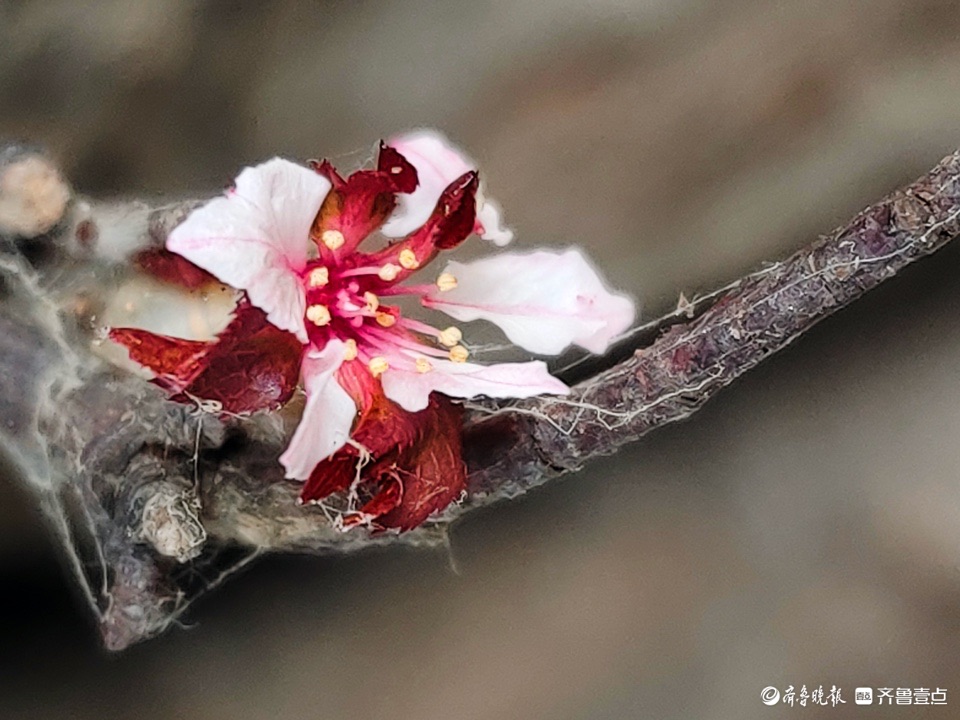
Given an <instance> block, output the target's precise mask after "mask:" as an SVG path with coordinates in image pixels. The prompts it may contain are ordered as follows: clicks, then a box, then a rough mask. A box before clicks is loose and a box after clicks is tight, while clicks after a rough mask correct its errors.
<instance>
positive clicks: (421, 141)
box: [380, 130, 513, 245]
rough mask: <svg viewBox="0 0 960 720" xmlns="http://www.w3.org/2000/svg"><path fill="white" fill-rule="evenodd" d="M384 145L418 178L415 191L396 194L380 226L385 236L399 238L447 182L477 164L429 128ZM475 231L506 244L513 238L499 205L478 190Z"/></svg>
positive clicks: (414, 225) (427, 213) (433, 204)
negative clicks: (398, 156) (394, 200)
mask: <svg viewBox="0 0 960 720" xmlns="http://www.w3.org/2000/svg"><path fill="white" fill-rule="evenodd" d="M387 144H388V145H390V146H391V147H392V148H394V149H395V150H397V151H398V152H399V153H400V154H401V155H403V156H404V157H405V158H406V159H407V161H409V162H410V164H412V165H413V166H414V167H415V168H416V169H417V177H418V178H419V184H418V185H417V189H416V190H414V191H413V192H412V193H402V194H400V195H398V196H397V200H398V204H397V209H396V210H394V212H393V215H391V216H390V218H389V219H388V220H387V222H386V223H384V225H383V227H382V228H380V231H381V232H382V233H383V234H384V235H386V236H387V237H403V236H405V235H409V234H410V233H412V232H413V231H414V230H416V229H417V228H419V227H420V226H421V225H423V224H424V223H425V222H426V221H427V218H429V217H430V213H432V212H433V209H434V208H435V207H436V205H437V201H438V200H439V199H440V195H441V194H442V193H443V191H444V190H445V189H446V187H447V185H449V184H450V183H452V182H453V181H454V180H456V179H457V178H458V177H460V176H461V175H463V174H464V173H465V172H469V171H470V170H476V169H477V164H476V163H475V162H474V161H473V160H471V159H470V158H468V157H467V156H466V155H464V154H463V153H462V152H461V151H460V150H459V149H458V148H457V147H456V146H454V145H452V144H451V143H450V142H449V141H448V140H447V139H446V138H445V137H444V136H443V135H441V134H440V133H438V132H435V131H432V130H418V131H416V132H412V133H407V134H406V135H401V136H399V137H395V138H393V139H392V140H390V141H389V142H388V143H387ZM475 232H476V233H477V234H479V235H480V237H482V238H483V239H484V240H490V241H492V242H494V243H496V244H497V245H506V244H507V243H508V242H510V241H511V240H512V239H513V231H512V230H510V229H508V228H506V227H504V226H503V225H502V224H501V221H500V209H499V206H498V205H497V204H496V203H495V202H493V201H485V200H484V199H483V194H482V193H477V223H476V227H475Z"/></svg>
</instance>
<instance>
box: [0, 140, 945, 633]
mask: <svg viewBox="0 0 960 720" xmlns="http://www.w3.org/2000/svg"><path fill="white" fill-rule="evenodd" d="M27 160H29V161H30V163H31V166H30V168H28V169H31V173H30V174H29V175H30V177H33V178H34V179H36V178H40V179H41V180H42V181H37V182H34V183H33V185H32V186H31V187H25V186H24V185H23V183H22V182H20V181H17V182H14V181H13V180H11V179H10V178H11V177H14V176H12V175H10V174H9V173H11V172H13V171H16V173H18V175H16V177H20V178H22V177H24V168H23V167H22V165H21V166H19V167H18V163H22V162H25V161H27ZM38 163H41V164H42V163H47V166H48V169H49V171H50V172H48V173H44V172H43V170H42V168H39V167H38ZM958 181H960V155H958V154H954V155H951V156H949V157H947V158H946V159H944V160H943V161H942V162H941V163H940V164H939V165H938V166H937V167H935V168H934V169H933V170H931V171H930V172H929V173H928V174H926V175H924V176H923V177H921V178H920V179H919V180H917V181H916V182H915V183H913V184H912V185H910V186H908V187H907V188H904V189H903V190H900V191H897V192H895V193H893V194H892V195H890V196H889V197H887V198H886V199H884V200H882V201H880V202H879V203H877V204H875V205H872V206H871V207H869V208H867V209H866V210H864V211H863V212H862V213H860V214H859V215H858V216H857V217H855V218H854V219H853V220H852V221H851V222H850V223H849V224H848V225H846V226H844V227H842V228H840V229H838V230H836V231H834V232H833V233H831V234H830V235H829V236H826V237H822V238H820V239H819V240H817V241H816V242H814V243H813V244H811V245H810V246H808V247H806V248H804V249H803V250H801V251H799V252H797V253H796V254H794V255H793V256H792V257H790V258H788V259H787V260H784V261H783V262H780V263H777V264H775V265H771V266H769V267H767V268H765V269H763V270H761V271H759V272H757V273H754V274H752V275H749V276H747V277H745V278H743V279H741V280H739V281H738V282H736V283H734V284H733V285H731V286H729V287H728V288H725V289H724V290H723V291H719V292H717V293H713V294H711V295H710V296H707V297H705V298H701V299H699V300H697V301H695V302H693V303H690V304H689V305H687V306H686V307H683V308H680V309H678V311H677V312H675V313H672V314H671V315H668V316H666V317H664V318H661V319H659V320H657V321H654V322H652V323H648V324H647V325H645V326H644V327H642V328H639V329H638V330H637V331H635V332H634V333H632V334H631V336H630V337H628V338H626V339H625V340H624V341H623V343H621V344H620V345H619V346H618V347H617V348H616V349H615V351H614V352H613V353H611V355H609V356H608V357H606V358H603V359H601V360H600V362H601V363H605V364H606V369H603V370H601V371H600V372H598V373H597V374H595V375H593V376H592V377H589V378H587V379H585V380H584V381H583V382H580V383H579V384H577V385H575V386H574V388H573V392H572V393H571V394H570V395H569V396H568V397H565V398H553V397H542V398H534V399H530V400H525V401H521V402H513V403H510V404H505V405H500V406H498V405H494V404H479V405H470V406H469V407H470V408H471V413H470V414H469V416H468V420H467V423H466V426H465V429H464V433H465V450H466V461H467V465H468V470H469V477H468V484H469V491H468V495H467V497H466V498H465V499H464V501H463V502H462V503H460V504H459V505H455V506H452V507H451V508H449V509H448V510H447V511H445V513H444V514H443V516H442V517H439V518H437V519H436V520H434V521H431V522H430V523H429V524H428V525H426V526H424V527H422V528H419V529H418V530H416V531H413V532H410V533H406V534H403V535H392V534H384V535H379V536H377V535H370V534H369V533H368V532H367V531H365V530H363V529H354V530H351V531H349V532H346V533H343V532H340V531H338V530H337V529H336V528H335V527H334V525H333V524H332V523H331V521H330V519H329V518H328V517H327V515H326V514H325V513H324V509H323V508H322V507H315V506H307V507H303V506H299V505H297V504H296V497H297V494H298V492H299V486H298V485H295V484H292V483H289V482H287V481H284V480H283V479H282V472H281V467H280V465H279V464H278V463H277V460H276V458H277V457H278V455H279V454H280V452H281V451H282V449H283V448H284V446H285V444H286V441H287V433H286V432H285V431H284V428H283V424H282V422H281V421H280V419H279V418H278V417H277V416H274V415H269V414H259V415H256V416H254V417H252V418H235V419H227V420H225V421H221V420H219V419H217V418H216V417H214V416H212V415H210V414H207V413H204V412H202V411H201V410H199V409H197V408H190V407H187V406H184V405H180V404H176V403H173V402H170V401H168V400H167V399H166V398H165V397H164V396H163V394H162V393H161V392H160V391H159V390H157V389H156V388H154V387H153V386H151V385H149V384H148V383H146V382H144V381H143V380H142V379H139V378H136V377H133V376H130V375H127V374H124V373H122V372H120V371H118V370H116V369H114V368H112V367H110V366H108V365H107V364H106V363H104V362H103V361H102V360H100V359H98V358H97V357H96V356H95V355H94V354H93V353H92V352H91V351H90V346H91V342H95V333H93V332H92V327H94V326H95V325H96V323H95V321H94V320H92V318H94V316H95V315H96V314H97V313H98V312H99V311H100V309H101V307H102V303H103V300H104V297H103V295H104V292H103V287H104V286H105V285H106V284H115V283H116V281H117V279H118V278H120V277H123V276H124V275H125V274H128V273H130V272H131V268H130V263H129V255H130V253H131V252H133V251H135V250H138V249H143V248H145V247H150V246H160V245H162V243H163V242H164V240H165V238H166V235H167V233H168V232H169V231H170V229H171V228H172V227H174V226H175V225H176V223H177V222H179V221H180V220H181V219H182V218H183V217H184V216H185V214H186V212H188V211H189V209H190V208H192V207H194V206H195V204H196V203H195V202H190V203H178V204H175V205H172V206H168V207H165V208H159V209H155V210H150V209H148V208H146V207H145V206H143V205H140V204H127V205H115V206H108V205H98V204H96V203H92V202H89V201H85V200H83V199H78V198H74V199H73V200H72V202H71V203H70V204H69V205H68V206H66V205H65V206H64V208H63V209H62V212H61V213H60V214H59V215H58V216H57V217H54V218H53V219H52V220H51V215H54V214H56V213H55V212H54V211H55V210H56V208H57V205H56V202H57V198H59V197H60V195H59V194H58V193H59V192H60V191H61V190H62V191H63V192H66V193H67V196H68V197H69V191H68V190H67V189H66V185H65V183H63V181H62V179H61V178H60V176H59V174H58V173H56V169H55V168H54V167H53V166H52V165H50V164H49V161H48V160H47V159H46V158H44V157H43V156H42V155H38V154H37V153H34V152H30V151H26V150H20V149H16V150H11V149H8V150H7V151H5V153H4V154H2V155H0V237H2V238H3V239H4V244H3V252H2V255H0V421H2V425H3V433H2V439H3V443H4V448H5V451H6V452H7V454H8V455H9V456H10V457H11V458H12V459H13V460H14V461H15V462H16V463H17V464H18V466H19V468H20V470H21V471H22V473H23V476H24V478H26V479H27V481H28V483H29V484H30V486H31V487H33V488H34V489H36V491H37V496H38V498H39V499H40V500H41V501H42V502H43V504H44V507H45V508H46V510H47V511H48V514H49V516H50V518H51V521H52V526H53V527H54V529H55V530H56V531H57V532H58V533H59V535H60V536H61V538H62V539H63V540H64V544H65V547H66V548H67V557H68V559H69V560H70V561H71V564H72V566H73V567H74V568H75V570H76V571H77V575H78V577H79V578H80V580H81V583H82V586H83V587H84V589H85V592H86V596H87V598H88V600H89V602H90V605H91V607H92V608H93V609H94V610H95V612H96V614H97V617H98V618H99V622H100V628H101V631H102V633H103V637H104V641H105V643H106V645H107V646H108V647H110V648H113V649H120V648H123V647H126V646H127V645H129V644H131V643H133V642H136V641H138V640H141V639H144V638H146V637H150V636H151V635H154V634H156V633H158V632H161V631H162V630H163V629H165V628H166V627H167V626H169V624H170V623H171V622H172V621H173V620H175V618H176V617H177V616H178V615H179V613H181V612H182V611H183V610H184V609H185V608H186V607H187V606H188V605H189V602H190V600H191V599H192V598H194V597H196V596H198V595H199V594H200V593H202V592H204V591H205V590H207V589H209V588H210V587H211V586H212V585H215V584H217V583H218V582H219V581H220V580H222V578H223V576H224V575H223V574H221V575H220V576H218V577H214V578H212V579H210V578H207V579H203V578H202V577H200V576H202V574H203V573H198V572H190V571H191V570H197V569H199V568H208V567H221V568H225V572H226V571H228V570H229V569H231V568H234V567H237V566H239V565H241V564H243V563H245V562H247V561H248V560H249V559H250V558H252V557H254V556H256V555H258V554H261V553H263V552H278V551H285V552H331V551H336V552H344V551H349V550H354V549H359V548H364V547H369V546H371V545H374V544H386V543H405V544H410V545H436V544H438V543H442V542H444V541H445V533H446V530H447V528H448V526H449V523H450V522H452V521H454V520H455V519H456V518H458V517H460V516H461V515H463V514H464V513H466V512H469V511H470V510H471V509H472V508H475V507H478V506H480V505H485V504H488V503H491V502H494V501H496V500H500V499H507V498H512V497H516V496H517V495H520V494H523V493H525V492H526V491H528V490H530V489H531V488H533V487H536V486H538V485H540V484H542V483H544V482H546V481H547V480H549V479H551V478H555V477H558V476H560V475H562V474H564V473H567V472H570V471H573V470H577V469H579V468H581V467H582V466H583V465H584V464H585V463H586V462H588V461H589V460H590V459H591V458H594V457H597V456H601V455H607V454H610V453H613V452H615V451H616V449H617V448H618V447H620V446H621V445H623V444H624V443H627V442H630V441H632V440H635V439H637V438H639V437H640V436H642V435H644V434H645V433H647V432H649V431H650V430H652V429H654V428H656V427H659V426H661V425H665V424H667V423H670V422H674V421H676V420H680V419H682V418H685V417H688V416H689V415H690V414H692V413H693V412H695V411H696V410H697V409H699V408H700V407H701V406H702V405H703V404H704V403H705V402H706V401H707V400H709V399H710V398H711V397H713V396H714V395H715V394H716V392H717V391H719V390H720V389H721V388H723V387H726V386H727V385H729V384H730V383H731V382H733V381H734V380H735V379H736V378H738V377H739V376H740V375H742V374H743V373H744V372H746V371H747V370H749V369H750V368H752V367H754V366H755V365H756V364H757V363H759V362H760V361H762V360H763V359H764V358H766V357H768V356H769V355H771V354H773V353H774V352H776V351H777V350H779V349H781V348H783V347H785V346H786V345H788V344H789V343H791V342H793V341H794V340H795V339H796V338H798V337H799V336H800V335H801V334H802V333H804V332H805V331H806V330H808V329H809V328H810V327H812V326H813V325H814V324H815V323H817V322H818V321H819V320H821V319H823V318H825V317H827V316H828V315H830V314H831V313H833V312H835V311H836V310H838V309H840V308H842V307H844V306H846V305H848V304H850V303H851V302H853V301H854V300H856V299H857V298H859V297H860V296H861V295H862V294H864V293H865V292H867V291H868V290H870V289H871V288H873V287H875V286H877V285H878V284H880V283H881V282H883V281H884V280H886V279H888V278H890V277H892V276H894V275H895V274H896V273H897V272H898V271H899V270H900V269H901V268H903V267H904V266H905V265H907V264H908V263H910V262H913V261H914V260H917V259H919V258H921V257H923V256H925V255H928V254H930V253H932V252H934V251H935V250H937V249H938V248H940V247H942V246H943V245H944V244H946V243H947V242H949V241H950V240H952V239H953V238H954V237H956V235H957V234H958V233H960V183H958ZM44 183H54V184H57V183H59V185H58V186H57V187H53V188H51V187H44ZM11 193H13V194H17V193H19V196H18V197H16V198H14V197H11ZM31 193H32V194H33V197H34V200H35V201H36V203H35V204H36V206H37V207H38V208H41V209H42V212H43V216H42V217H41V216H40V215H39V212H40V211H39V210H38V214H37V216H36V217H34V218H32V219H31V217H29V214H30V210H29V208H30V207H31V202H33V201H31V200H30V197H31ZM5 194H6V195H5ZM24 198H26V199H24ZM51 207H52V208H53V210H51ZM5 208H6V209H9V208H14V210H15V213H14V215H11V217H15V219H16V223H12V222H6V224H5V217H4V209H5ZM24 208H26V210H24ZM24 213H26V217H25V216H24ZM41 226H43V227H42V229H39V228H41Z"/></svg>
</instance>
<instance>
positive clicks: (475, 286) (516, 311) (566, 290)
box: [423, 249, 635, 355]
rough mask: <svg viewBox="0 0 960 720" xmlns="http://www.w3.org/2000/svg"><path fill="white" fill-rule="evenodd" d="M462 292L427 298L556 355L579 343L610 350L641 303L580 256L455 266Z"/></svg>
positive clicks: (513, 256) (532, 256) (508, 257)
mask: <svg viewBox="0 0 960 720" xmlns="http://www.w3.org/2000/svg"><path fill="white" fill-rule="evenodd" d="M445 272H448V273H451V274H452V275H453V276H454V277H455V278H456V279H457V287H456V288H454V289H453V290H448V291H447V292H443V293H441V292H440V291H439V290H437V291H435V292H434V293H433V294H431V295H429V296H427V297H425V298H424V300H423V303H424V305H426V306H427V307H431V308H436V309H438V310H443V311H444V312H445V313H447V314H448V315H450V316H452V317H455V318H456V319H457V320H462V321H470V320H489V321H490V322H492V323H494V324H496V325H497V326H498V327H499V328H500V329H501V330H503V332H504V333H505V334H506V336H507V337H508V338H509V339H510V340H511V342H513V343H515V344H516V345H519V346H520V347H522V348H525V349H527V350H529V351H531V352H535V353H539V354H542V355H556V354H557V353H559V352H561V351H563V349H564V348H566V347H567V346H568V345H570V344H571V343H573V344H576V345H580V346H581V347H583V348H586V349H587V350H589V351H590V352H593V353H602V352H604V351H606V349H607V346H608V345H609V344H610V341H611V340H613V338H614V337H616V336H617V335H619V334H620V333H622V332H623V331H624V330H626V329H627V328H628V327H630V325H631V324H632V323H633V319H634V316H635V309H634V305H633V301H632V300H631V299H630V298H628V297H626V296H624V295H615V294H613V293H611V292H610V291H609V290H607V288H606V287H605V286H604V283H603V280H602V279H601V278H600V276H599V275H598V274H597V271H596V270H594V269H593V267H591V265H590V263H589V262H588V261H587V259H586V258H585V257H584V256H583V255H581V254H580V251H579V250H575V249H571V250H567V251H566V252H562V253H553V252H546V251H538V252H533V253H529V254H517V253H502V254H499V255H494V256H493V257H489V258H484V259H482V260H478V261H476V262H472V263H459V262H451V263H449V264H448V265H447V267H446V270H445Z"/></svg>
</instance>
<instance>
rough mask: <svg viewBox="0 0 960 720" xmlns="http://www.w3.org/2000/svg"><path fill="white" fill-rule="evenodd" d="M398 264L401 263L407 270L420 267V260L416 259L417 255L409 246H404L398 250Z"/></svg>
mask: <svg viewBox="0 0 960 720" xmlns="http://www.w3.org/2000/svg"><path fill="white" fill-rule="evenodd" d="M399 260H400V264H401V265H403V267H405V268H406V269H407V270H416V269H417V268H418V267H420V261H419V260H417V256H416V255H415V254H414V252H413V250H411V249H410V248H404V249H403V250H401V251H400V257H399Z"/></svg>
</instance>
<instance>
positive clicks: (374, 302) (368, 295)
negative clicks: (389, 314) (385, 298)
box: [363, 290, 380, 312]
mask: <svg viewBox="0 0 960 720" xmlns="http://www.w3.org/2000/svg"><path fill="white" fill-rule="evenodd" d="M363 301H364V302H365V303H366V304H367V310H369V311H370V312H376V311H377V308H378V307H380V298H378V297H377V296H376V293H372V292H370V291H369V290H367V292H365V293H364V294H363Z"/></svg>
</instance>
